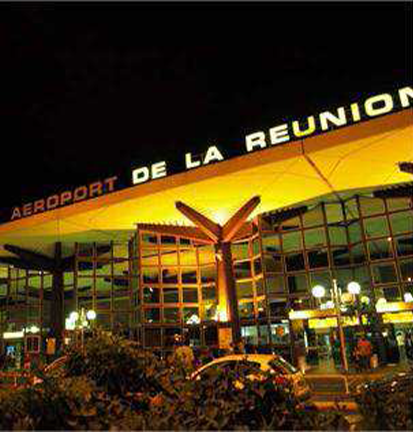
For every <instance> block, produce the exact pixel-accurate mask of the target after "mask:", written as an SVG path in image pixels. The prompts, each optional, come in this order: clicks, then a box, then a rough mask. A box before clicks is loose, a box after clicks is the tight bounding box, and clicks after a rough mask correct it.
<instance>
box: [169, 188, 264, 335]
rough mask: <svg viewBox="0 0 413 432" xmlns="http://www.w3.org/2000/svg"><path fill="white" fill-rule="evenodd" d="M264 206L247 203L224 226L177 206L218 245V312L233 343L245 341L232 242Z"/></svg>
mask: <svg viewBox="0 0 413 432" xmlns="http://www.w3.org/2000/svg"><path fill="white" fill-rule="evenodd" d="M259 203H260V198H259V197H258V196H256V197H254V198H252V199H250V200H249V201H248V202H247V203H245V204H244V205H243V206H242V207H241V208H240V209H239V210H238V211H237V212H236V213H235V214H234V215H233V216H232V217H231V218H230V219H229V220H228V221H227V222H226V223H225V224H224V225H223V226H221V225H219V224H217V223H215V222H213V221H212V220H210V219H208V218H207V217H205V216H204V215H202V214H201V213H199V212H198V211H196V210H194V209H193V208H191V207H189V206H188V205H186V204H184V203H182V202H177V203H176V208H177V209H178V210H179V211H180V212H181V213H182V214H183V215H185V216H186V217H187V218H188V219H189V220H190V221H191V222H193V223H194V224H195V226H196V227H198V228H199V230H200V231H202V232H203V233H204V234H205V235H206V236H207V237H208V238H209V239H210V240H212V242H213V243H214V245H215V251H216V254H215V256H216V264H217V288H218V311H219V313H220V316H221V320H222V321H228V322H229V323H230V324H231V327H232V339H233V341H235V342H237V341H238V340H240V338H241V329H240V322H239V316H238V300H237V291H236V285H235V277H234V270H233V266H232V254H231V241H232V240H233V239H234V237H235V236H236V235H237V234H238V232H239V230H240V229H241V227H242V226H243V225H244V223H245V221H246V220H247V218H248V217H249V216H250V215H251V213H252V212H253V211H254V210H255V208H256V207H257V206H258V204H259Z"/></svg>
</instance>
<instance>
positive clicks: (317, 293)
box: [311, 285, 326, 299]
mask: <svg viewBox="0 0 413 432" xmlns="http://www.w3.org/2000/svg"><path fill="white" fill-rule="evenodd" d="M311 293H312V294H313V296H314V297H315V298H318V299H321V298H322V297H324V296H325V295H326V289H325V288H324V287H323V286H322V285H316V286H315V287H313V289H312V290H311Z"/></svg>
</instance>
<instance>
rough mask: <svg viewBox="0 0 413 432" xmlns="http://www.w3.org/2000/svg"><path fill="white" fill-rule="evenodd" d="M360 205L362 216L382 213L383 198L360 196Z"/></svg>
mask: <svg viewBox="0 0 413 432" xmlns="http://www.w3.org/2000/svg"><path fill="white" fill-rule="evenodd" d="M360 207H361V212H362V214H363V216H371V215H375V214H380V213H384V200H382V199H380V198H368V197H360Z"/></svg>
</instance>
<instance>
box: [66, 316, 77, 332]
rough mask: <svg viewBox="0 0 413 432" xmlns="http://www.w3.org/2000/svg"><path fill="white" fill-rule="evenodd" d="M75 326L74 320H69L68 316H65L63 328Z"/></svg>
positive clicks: (70, 328) (72, 328) (69, 328)
mask: <svg viewBox="0 0 413 432" xmlns="http://www.w3.org/2000/svg"><path fill="white" fill-rule="evenodd" d="M75 327H76V325H75V321H74V320H71V319H70V318H66V321H65V329H66V330H74V329H75Z"/></svg>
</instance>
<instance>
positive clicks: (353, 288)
mask: <svg viewBox="0 0 413 432" xmlns="http://www.w3.org/2000/svg"><path fill="white" fill-rule="evenodd" d="M347 291H348V292H349V293H350V294H353V295H358V294H360V291H361V287H360V284H359V283H358V282H349V284H348V285H347Z"/></svg>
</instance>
